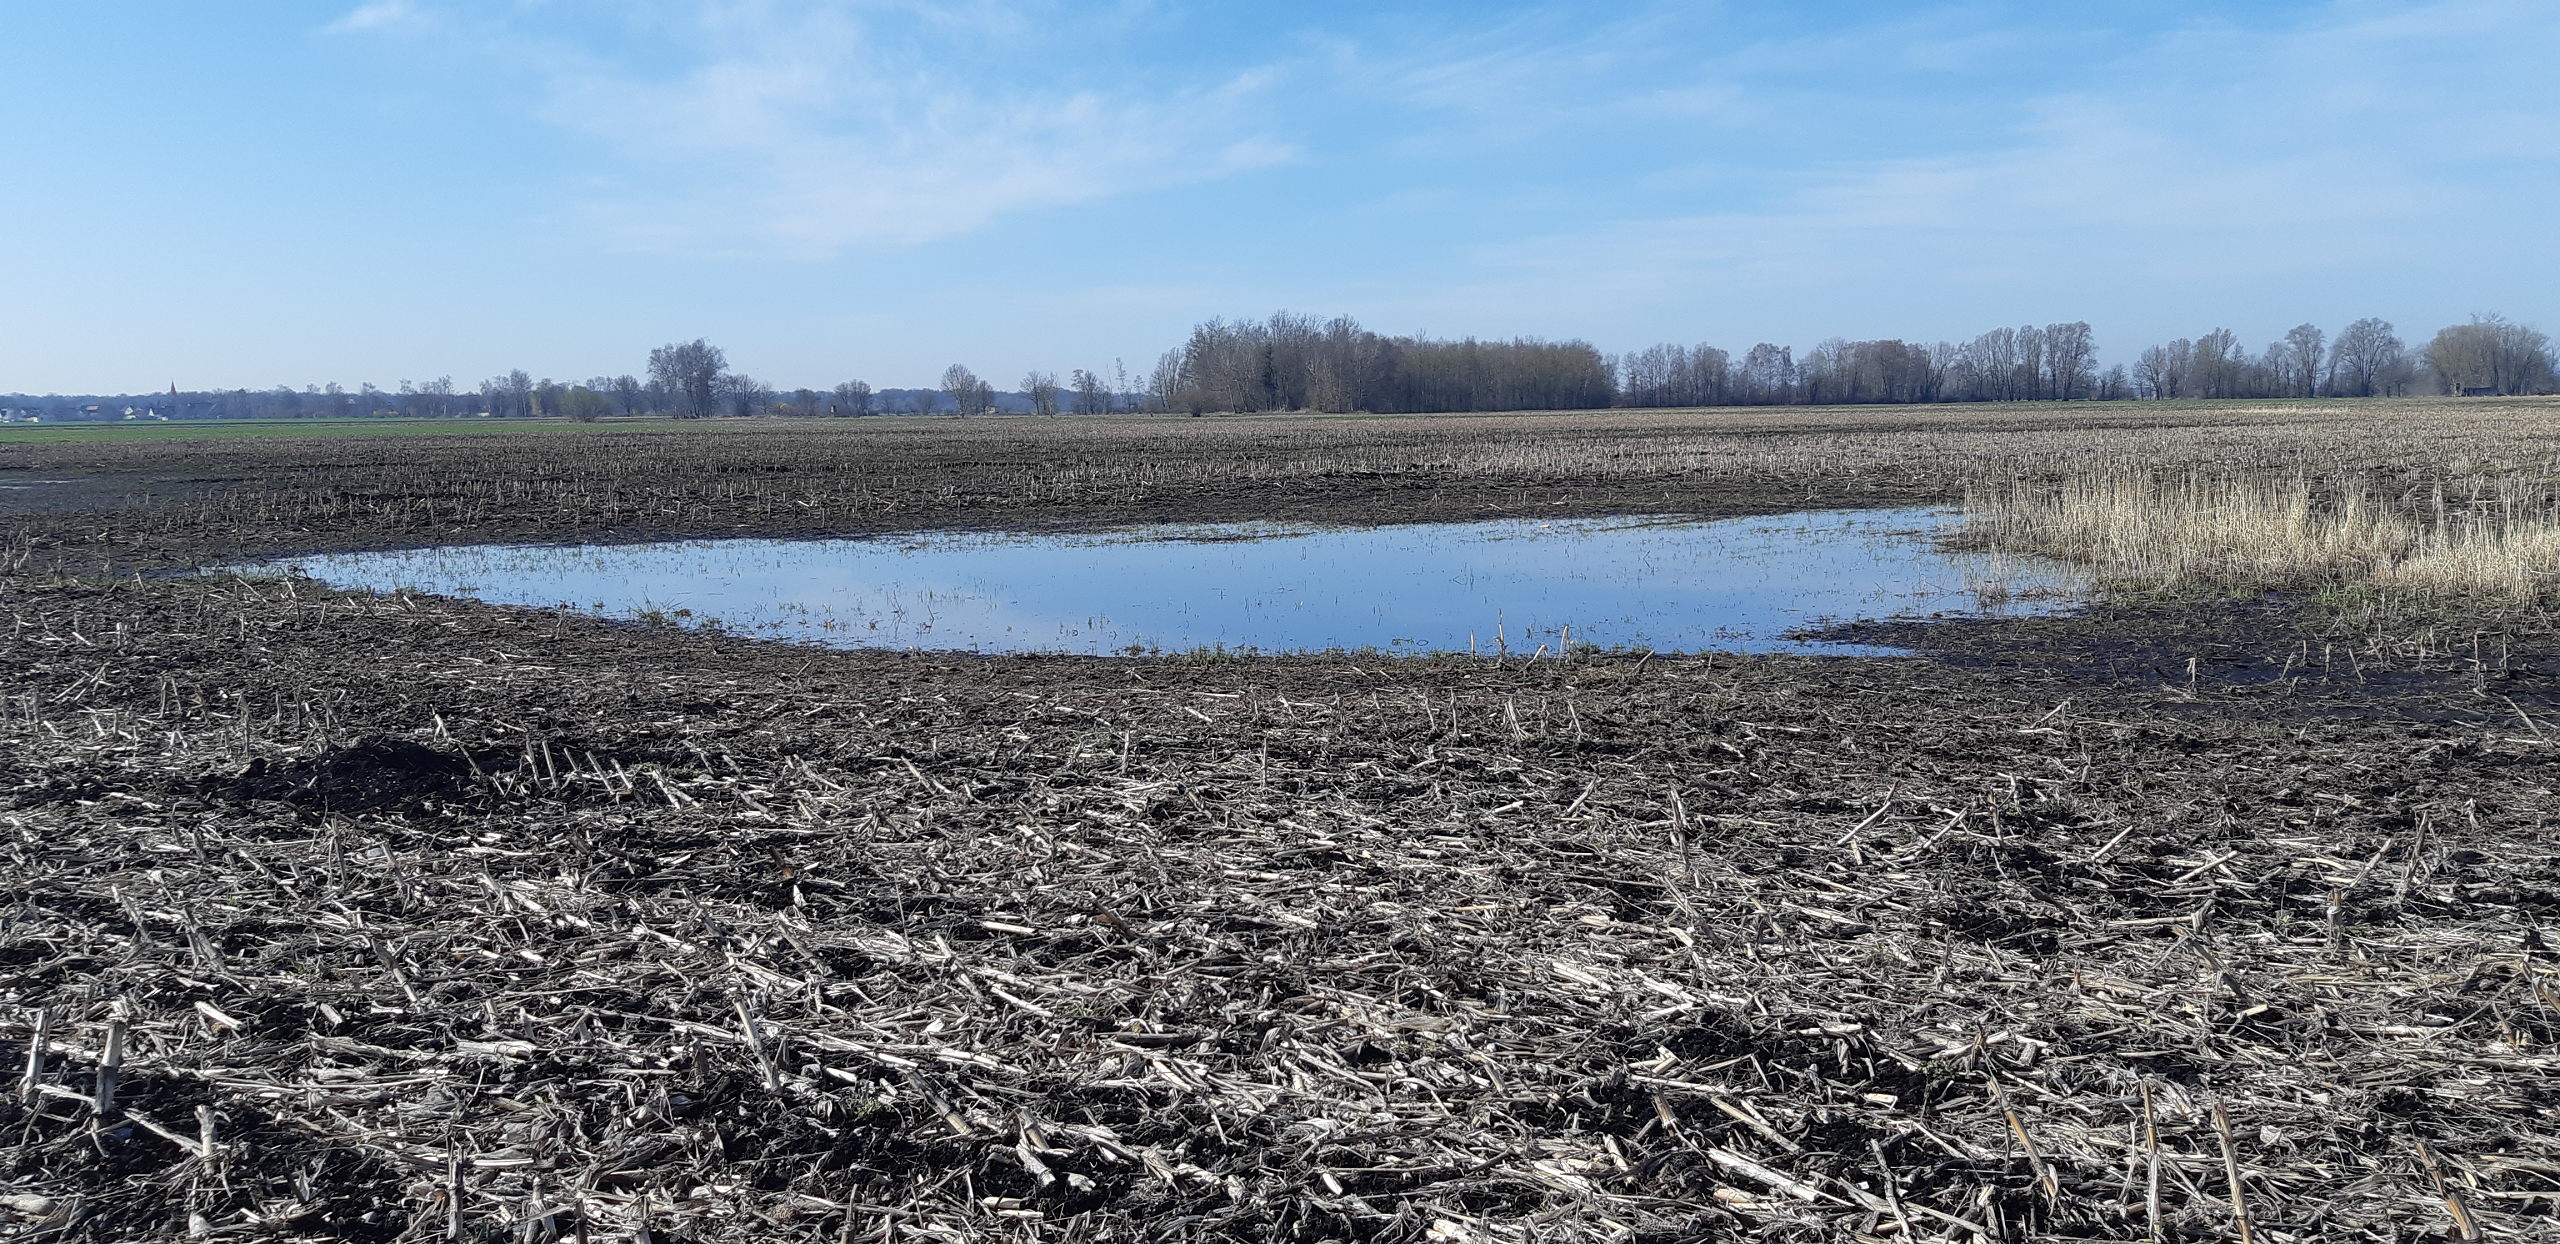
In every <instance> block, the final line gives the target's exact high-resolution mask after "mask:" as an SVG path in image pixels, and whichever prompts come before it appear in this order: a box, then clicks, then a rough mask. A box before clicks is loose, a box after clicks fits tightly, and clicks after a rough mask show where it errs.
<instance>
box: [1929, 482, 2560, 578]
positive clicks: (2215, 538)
mask: <svg viewBox="0 0 2560 1244" xmlns="http://www.w3.org/2000/svg"><path fill="white" fill-rule="evenodd" d="M1965 511H1966V523H1965V528H1964V534H1963V536H1962V537H1961V540H1962V542H1964V543H1966V544H1969V545H1974V546H1977V547H1986V548H1995V549H2000V550H2004V551H2011V552H2026V553H2034V554H2039V555H2043V556H2048V557H2056V558H2060V559H2063V560H2065V561H2069V562H2073V563H2076V564H2080V565H2085V566H2089V567H2091V568H2093V569H2095V570H2096V571H2097V572H2098V574H2099V575H2100V576H2101V578H2102V579H2103V580H2106V581H2110V582H2113V583H2116V584H2120V585H2128V586H2135V587H2146V588H2152V587H2176V586H2181V585H2209V586H2214V587H2226V588H2276V589H2303V588H2310V589H2320V588H2372V589H2378V590H2382V591H2390V592H2409V593H2418V594H2422V595H2462V596H2477V597H2487V598H2494V599H2501V600H2511V601H2532V600H2538V599H2540V598H2541V597H2543V596H2544V595H2546V594H2548V593H2549V592H2550V591H2551V590H2552V587H2553V582H2554V572H2555V568H2560V493H2555V491H2554V490H2553V488H2552V487H2551V486H2550V485H2549V484H2548V483H2546V482H2544V481H2543V480H2539V479H2532V478H2526V477H2520V476H2512V475H2510V476H2499V477H2485V476H2474V477H2472V478H2469V479H2463V480H2455V481H2436V482H2432V483H2428V484H2424V485H2419V486H2413V487H2398V488H2394V487H2392V486H2390V485H2389V484H2387V483H2384V482H2382V481H2379V480H2375V479H2370V478H2366V479H2350V480H2343V481H2324V480H2319V479H2314V478H2312V477H2309V476H2306V475H2299V474H2297V475H2287V476H2269V475H2245V474H2237V473H2230V472H2219V473H2207V472H2201V471H2196V472H2187V473H2182V474H2170V473H2163V472H2157V471H2150V470H2143V469H2138V468H2125V467H2118V468H2116V469H2113V470H2107V471H2102V472H2098V473H2094V474H2089V475H2082V476H2076V477H2073V478H2069V479H2066V480H2064V481H2062V482H2060V483H2058V484H2042V483H2036V482H2030V481H2024V480H2013V481H2010V482H2008V483H2006V484H2003V485H1994V486H1989V487H1981V488H1976V489H1974V490H1973V491H1972V492H1971V493H1970V494H1969V495H1968V496H1967V498H1966V504H1965Z"/></svg>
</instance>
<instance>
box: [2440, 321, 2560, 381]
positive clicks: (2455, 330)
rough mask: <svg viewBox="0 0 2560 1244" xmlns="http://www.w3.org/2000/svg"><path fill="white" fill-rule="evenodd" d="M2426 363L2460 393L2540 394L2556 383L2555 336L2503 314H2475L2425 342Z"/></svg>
mask: <svg viewBox="0 0 2560 1244" xmlns="http://www.w3.org/2000/svg"><path fill="white" fill-rule="evenodd" d="M2427 366H2428V367H2430V368H2432V369H2434V371H2435V373H2436V375H2437V376H2438V377H2440V378H2441V379H2442V380H2443V383H2444V385H2445V387H2446V388H2447V389H2448V390H2450V391H2452V392H2454V393H2457V394H2466V395H2467V394H2497V395H2500V396H2505V395H2510V394H2518V393H2541V392H2547V391H2549V390H2550V389H2551V387H2552V384H2553V376H2552V363H2551V339H2550V338H2549V337H2546V336H2544V335H2542V333H2541V332H2539V331H2537V330H2535V329H2531V328H2527V327H2525V326H2524V325H2522V324H2517V323H2513V322H2511V321H2509V320H2508V319H2507V318H2506V317H2505V316H2502V315H2495V314H2481V315H2475V316H2472V317H2471V322H2470V323H2468V324H2456V325H2454V326H2453V327H2451V328H2447V329H2444V330H2443V331H2441V332H2438V333H2437V334H2436V336H2435V340H2433V341H2430V342H2428V343H2427Z"/></svg>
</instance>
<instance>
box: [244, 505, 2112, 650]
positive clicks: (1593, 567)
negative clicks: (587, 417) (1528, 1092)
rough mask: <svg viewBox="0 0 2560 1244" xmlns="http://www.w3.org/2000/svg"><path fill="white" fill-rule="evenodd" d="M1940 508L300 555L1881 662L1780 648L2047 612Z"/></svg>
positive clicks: (672, 618)
mask: <svg viewBox="0 0 2560 1244" xmlns="http://www.w3.org/2000/svg"><path fill="white" fill-rule="evenodd" d="M1957 521H1959V520H1958V519H1957V517H1956V515H1955V514H1954V513H1953V512H1952V511H1944V510H1932V509H1905V510H1855V511H1830V512H1817V513H1804V514H1788V515H1782V516H1778V517H1774V518H1747V519H1726V520H1720V521H1715V522H1698V521H1693V520H1681V519H1662V518H1616V519H1591V520H1570V521H1554V522H1537V521H1533V520H1521V521H1506V522H1489V523H1447V524H1416V525H1405V526H1393V527H1372V528H1355V529H1333V528H1322V529H1308V528H1285V527H1275V526H1270V525H1252V524H1241V525H1185V526H1167V527H1145V528H1131V529H1124V530H1118V531H1110V532H1103V533H1088V534H1080V535H1067V536H1027V535H1001V534H997V535H990V534H983V533H980V534H964V533H947V534H946V533H932V534H924V535H913V536H893V537H878V538H870V539H856V540H703V541H685V542H675V543H664V544H639V545H606V546H558V545H542V546H535V545H480V546H464V547H453V548H442V549H424V550H416V551H411V552H404V553H361V554H346V555H337V556H323V557H309V558H298V559H294V560H292V561H290V562H285V563H278V564H276V565H272V566H267V567H262V568H261V569H270V570H272V569H278V568H281V567H282V566H286V565H290V566H292V567H295V568H298V569H300V570H301V571H302V572H303V573H305V574H308V575H310V576H312V577H314V578H317V579H321V580H323V581H326V582H328V583H330V584H333V585H336V586H339V587H344V588H370V589H374V590H378V591H388V590H393V589H400V588H409V589H416V590H423V591H427V592H435V593H442V594H455V595H470V596H475V597H477V598H479V599H482V600H487V601H490V602H493V603H500V604H509V605H527V606H538V607H544V608H556V607H568V608H572V609H577V610H581V611H585V612H592V613H600V614H604V615H608V616H612V617H618V618H642V619H646V620H650V621H660V622H667V623H672V624H679V625H692V626H718V627H721V628H723V629H726V630H729V631H732V632H737V633H744V634H753V635H760V636H769V637H774V638H781V639H791V640H798V641H802V642H811V643H819V644H828V645H834V646H839V647H881V648H925V649H952V650H964V651H977V652H989V653H995V652H1009V653H1025V652H1037V653H1074V654H1100V655H1112V654H1131V653H1147V652H1179V651H1191V650H1200V649H1217V650H1225V651H1229V652H1264V653H1272V652H1308V651H1329V650H1347V651H1358V650H1368V649H1374V650H1380V651H1387V652H1407V653H1424V652H1466V651H1469V650H1470V649H1471V648H1472V649H1473V650H1474V651H1477V652H1482V653H1494V652H1498V651H1500V652H1509V653H1512V654H1528V653H1534V652H1535V651H1536V650H1537V649H1538V647H1539V646H1540V645H1542V644H1543V645H1545V646H1546V648H1547V650H1548V651H1549V652H1551V653H1552V652H1555V651H1558V650H1559V649H1560V648H1561V647H1562V646H1563V645H1564V644H1565V643H1566V642H1567V635H1568V633H1569V634H1570V642H1571V643H1572V645H1573V646H1574V647H1575V648H1577V649H1578V648H1581V647H1583V646H1584V645H1586V644H1589V645H1596V646H1598V647H1600V648H1603V649H1651V650H1654V651H1658V652H1696V651H1706V650H1715V651H1725V652H1824V653H1840V654H1860V653H1880V652H1887V651H1892V650H1891V649H1885V648H1878V647H1870V646H1863V645H1855V644H1837V643H1821V642H1814V641H1808V640H1804V639H1800V638H1797V637H1796V635H1795V633H1796V632H1799V631H1802V630H1814V629H1819V628H1820V627H1821V626H1823V625H1824V624H1826V623H1837V622H1846V621H1851V620H1856V619H1877V618H1892V617H1914V616H1930V615H1933V614H1961V615H1979V614H1982V613H1986V612H1989V613H2010V614H2018V613H2044V612H2054V611H2058V610H2064V609H2068V608H2071V607H2073V606H2075V605H2076V604H2077V603H2078V602H2079V600H2080V598H2081V593H2080V584H2079V583H2078V582H2076V580H2075V579H2074V577H2073V576H2072V575H2071V574H2070V572H2068V571H2067V570H2065V569H2063V568H2061V567H2058V566H2054V565H2052V564H2050V563H2044V564H2038V563H2031V562H2026V561H2022V560H2017V559H2007V560H2001V559H1994V558H1990V557H1986V556H1983V555H1978V554H1953V553H1947V552H1944V551H1941V550H1939V549H1937V548H1936V547H1935V546H1934V543H1933V541H1932V539H1931V535H1932V533H1934V532H1935V531H1937V530H1938V529H1939V528H1940V527H1941V526H1944V525H1949V524H1953V523H1955V522H1957Z"/></svg>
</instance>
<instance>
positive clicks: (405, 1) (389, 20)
mask: <svg viewBox="0 0 2560 1244" xmlns="http://www.w3.org/2000/svg"><path fill="white" fill-rule="evenodd" d="M417 18H418V10H417V7H416V6H415V5H412V4H410V3H409V0H376V2H375V3H372V4H364V5H358V6H357V7H356V8H355V9H353V10H351V11H349V12H348V13H347V15H346V16H344V17H341V18H339V19H338V20H336V21H334V22H331V23H329V24H328V25H326V26H323V27H321V29H322V30H324V31H327V32H328V33H330V34H353V33H357V32H360V31H367V30H384V29H388V28H390V27H394V26H399V25H403V24H405V23H409V22H413V21H416V20H417Z"/></svg>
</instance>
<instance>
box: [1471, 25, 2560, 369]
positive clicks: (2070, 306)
mask: <svg viewBox="0 0 2560 1244" xmlns="http://www.w3.org/2000/svg"><path fill="white" fill-rule="evenodd" d="M2126 51H2127V55H2126V56H2125V57H2124V58H2123V59H2122V60H2121V61H2120V62H2119V63H2117V64H2116V65H2114V66H2112V67H2109V68H2106V69H2104V70H2102V71H2097V72H2093V73H2092V74H2091V75H2090V76H2089V78H2088V79H2087V80H2085V81H2084V82H2082V83H2080V84H2077V85H2075V86H2074V87H2073V88H2072V89H2070V90H2068V91H2065V92H2060V93H2053V94H2048V95H2045V96H2043V97H2041V98H2034V99H2030V100H2026V101H2023V102H2021V103H2019V104H2017V105H2016V106H2015V107H2014V112H2015V115H2016V116H2017V118H2018V119H2017V122H2016V124H2014V125H2013V126H2011V127H2009V128H2008V129H2007V130H2006V131H2004V132H1996V133H1985V134H1980V135H1976V136H1973V140H1972V142H1971V144H1970V149H1966V148H1964V147H1959V146H1956V145H1955V144H1953V143H1950V144H1948V145H1947V146H1946V147H1944V148H1942V149H1940V150H1937V151H1932V152H1924V153H1920V154H1915V155H1912V156H1908V157H1899V158H1868V159H1852V160H1839V161H1832V162H1826V163H1813V162H1810V161H1804V160H1798V161H1795V162H1793V163H1791V164H1787V165H1783V166H1778V167H1772V168H1768V169H1766V170H1764V173H1765V177H1766V180H1767V181H1769V182H1773V183H1775V184H1776V185H1777V187H1778V189H1777V190H1776V192H1775V193H1770V192H1768V191H1767V190H1765V189H1760V188H1755V189H1754V190H1752V191H1751V192H1749V193H1735V194H1731V195H1726V196H1718V195H1714V194H1712V193H1710V194H1708V195H1707V196H1705V197H1707V198H1708V199H1709V200H1710V201H1714V200H1716V199H1718V198H1723V199H1724V200H1725V201H1727V202H1735V203H1741V204H1748V206H1745V207H1733V208H1726V209H1723V210H1703V211H1698V212H1694V213H1685V214H1669V215H1655V216H1647V217H1641V218H1622V219H1620V220H1618V221H1615V222H1609V223H1598V224H1593V225H1588V226H1585V227H1581V228H1572V229H1568V230H1561V231H1551V232H1545V233H1541V234H1538V235H1535V236H1526V237H1518V238H1514V239H1511V240H1508V241H1503V242H1497V243H1491V244H1487V245H1484V246H1482V247H1480V248H1478V250H1477V251H1476V252H1475V253H1474V256H1473V261H1474V266H1475V270H1476V273H1477V277H1478V279H1477V280H1475V281H1472V282H1465V283H1463V284H1462V286H1461V287H1460V288H1457V289H1453V290H1452V296H1453V297H1455V298H1458V299H1463V300H1466V301H1472V302H1478V303H1482V302H1516V301H1518V300H1523V299H1529V298H1536V297H1539V296H1541V295H1545V296H1547V297H1548V299H1549V302H1548V305H1550V306H1555V307H1558V308H1559V309H1560V310H1567V314H1568V316H1572V317H1575V318H1581V319H1583V321H1584V322H1590V320H1591V319H1594V318H1597V319H1604V320H1625V321H1637V320H1643V321H1653V322H1664V323H1665V324H1666V327H1667V326H1668V325H1669V324H1672V323H1677V322H1678V321H1680V320H1684V319H1685V320H1688V321H1690V322H1692V323H1707V324H1715V323H1726V324H1730V323H1736V322H1744V323H1753V322H1756V323H1758V324H1761V325H1766V326H1768V327H1767V329H1766V331H1770V332H1774V333H1784V332H1786V331H1792V330H1793V329H1794V328H1798V327H1801V328H1806V329H1811V330H1812V331H1849V332H1861V331H1864V332H1922V333H1926V332H1930V331H1933V326H1934V330H1935V331H1954V328H1955V326H1954V325H1952V324H1949V323H1947V321H1948V320H1949V319H1950V318H1952V317H1951V316H1950V315H1949V310H1950V309H1951V308H1961V309H1962V310H1960V311H1957V312H1956V314H1957V315H1961V316H1966V317H1971V318H1973V319H1977V320H1983V321H1984V322H1994V321H1992V320H1991V319H1990V318H1988V317H1989V316H1991V315H2006V316H2012V317H2016V318H2023V317H2024V316H2026V315H2030V314H2049V315H2065V314H2067V315H2070V316H2072V318H2079V317H2080V316H2082V315H2089V316H2093V317H2104V316H2105V315H2106V314H2107V310H2108V309H2109V308H2111V307H2118V306H2127V305H2134V306H2142V307H2144V308H2146V310H2145V311H2143V312H2139V313H2137V314H2140V315H2141V316H2142V317H2143V318H2146V319H2147V318H2150V317H2151V316H2152V315H2155V314H2156V312H2155V311H2150V310H2148V309H2147V308H2153V307H2158V306H2161V305H2163V304H2169V305H2180V306H2185V307H2188V308H2191V309H2190V310H2189V311H2187V312H2186V313H2185V314H2189V315H2199V316H2218V315H2229V316H2234V317H2241V316H2246V315H2248V314H2251V313H2252V310H2253V308H2264V309H2265V311H2264V313H2265V314H2267V315H2269V316H2279V317H2280V316H2285V315H2290V316H2291V317H2292V318H2299V317H2300V316H2301V315H2303V314H2307V313H2313V312H2316V311H2319V310H2320V309H2321V308H2322V306H2324V305H2325V304H2326V303H2327V302H2328V301H2331V300H2333V299H2340V298H2351V299H2356V300H2359V302H2360V303H2361V304H2362V305H2366V306H2370V305H2371V303H2370V302H2369V301H2364V300H2368V299H2371V298H2373V297H2374V296H2375V295H2376V294H2378V293H2380V292H2382V291H2384V290H2389V291H2392V292H2393V293H2395V294H2397V295H2398V296H2399V297H2400V298H2402V299H2403V300H2410V299H2411V294H2412V293H2416V294H2417V298H2416V299H2415V300H2418V301H2424V300H2427V299H2431V298H2435V297H2438V296H2440V295H2439V294H2438V293H2437V292H2436V291H2440V290H2445V289H2448V288H2449V287H2452V286H2455V285H2461V286H2463V287H2466V288H2475V289H2478V290H2480V291H2482V292H2481V293H2479V294H2478V295H2477V296H2479V297H2484V298H2492V299H2507V298H2511V297H2512V295H2513V294H2514V293H2515V292H2517V291H2519V290H2522V289H2523V288H2524V287H2523V285H2521V284H2520V283H2519V282H2518V280H2517V279H2516V277H2517V272H2518V264H2519V263H2524V264H2526V265H2527V266H2538V265H2539V263H2541V262H2543V261H2544V260H2546V259H2547V257H2548V256H2549V255H2550V254H2551V252H2552V251H2553V249H2554V245H2553V243H2552V242H2551V241H2550V240H2549V237H2550V235H2549V232H2548V229H2547V228H2546V227H2544V226H2543V225H2542V224H2541V223H2540V222H2541V221H2542V220H2544V219H2547V216H2548V213H2549V212H2550V210H2551V209H2552V207H2553V206H2554V204H2553V203H2552V202H2551V201H2550V200H2551V198H2552V197H2553V194H2554V191H2555V188H2560V187H2556V186H2555V183H2560V168H2555V167H2554V164H2555V162H2560V137H2555V135H2556V134H2560V90H2555V89H2554V88H2553V87H2551V86H2549V85H2542V83H2543V80H2544V79H2543V76H2542V75H2541V74H2540V73H2539V70H2538V69H2537V68H2536V66H2538V65H2541V64H2544V63H2547V61H2548V58H2549V57H2550V56H2551V55H2552V54H2553V53H2555V52H2560V13H2555V12H2554V11H2552V10H2550V9H2548V8H2546V7H2542V6H2537V5H2530V4H2522V3H2499V2H2493V0H2458V2H2453V3H2438V4H2422V5H2396V4H2395V5H2384V4H2376V3H2359V4H2352V5H2345V6H2340V7H2338V8H2334V9H2331V10H2327V11H2324V12H2322V13H2319V14H2317V15H2316V16H2315V17H2314V18H2313V19H2312V20H2309V21H2307V22H2304V23H2302V24H2299V25H2296V26H2293V27H2289V28H2283V29H2272V30H2247V29H2240V28H2235V27H2229V26H2222V25H2214V26H2201V27H2195V28H2189V29H2184V30H2180V31H2177V32H2174V33H2172V34H2170V35H2167V36H2163V37H2160V38H2157V39H2154V40H2149V41H2146V42H2144V43H2142V44H2141V45H2139V46H2136V47H2128V48H2127V49H2126ZM2444 296H2449V295H2444ZM2305 303H2307V304H2309V305H2307V306H2302V309H2301V310H2298V311H2293V312H2284V311H2281V310H2278V309H2277V308H2279V307H2282V306H2285V305H2297V306H2300V305H2302V304H2305ZM2404 305H2405V302H2404ZM1993 307H2004V308H2015V309H2016V310H2014V311H2002V312H1991V311H1990V308H1993ZM2076 308H2085V310H2082V309H2076ZM1568 309H1569V310H1568ZM2359 313H2368V312H2359ZM2127 318H2130V317H2118V322H2119V323H2120V324H2121V323H2123V322H2124V320H2125V319H2127ZM2287 322H2290V320H2287ZM1816 325H1821V326H1822V327H1820V328H1815V327H1814V326H1816ZM2156 327H2165V326H2154V325H2149V324H2136V325H2134V326H2133V327H2132V328H2131V331H2133V332H2136V333H2140V332H2147V331H2153V330H2154V329H2155V328H2156ZM2200 327H2201V325H2198V326H2193V328H2190V329H2189V330H2187V331H2193V330H2194V328H2200ZM2278 327H2281V325H2278ZM1673 331H1674V332H1675V334H1676V332H1677V331H1678V330H1676V329H1675V330H1673Z"/></svg>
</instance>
